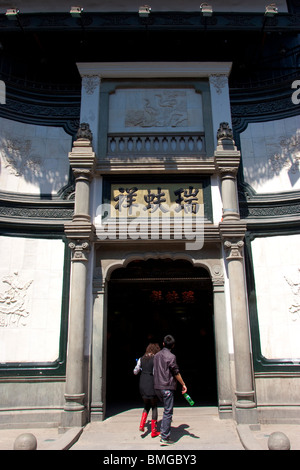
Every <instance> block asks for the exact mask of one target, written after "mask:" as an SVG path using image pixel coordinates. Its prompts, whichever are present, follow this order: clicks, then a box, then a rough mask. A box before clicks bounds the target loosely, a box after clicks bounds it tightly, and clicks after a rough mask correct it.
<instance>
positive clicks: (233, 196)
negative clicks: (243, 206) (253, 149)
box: [214, 122, 241, 220]
mask: <svg viewBox="0 0 300 470" xmlns="http://www.w3.org/2000/svg"><path fill="white" fill-rule="evenodd" d="M217 138H218V145H217V150H216V151H215V154H214V155H215V163H216V169H217V171H218V173H219V175H220V179H221V194H222V203H223V220H239V218H240V216H239V209H238V198H237V186H236V175H237V171H238V168H239V164H240V156H241V155H240V152H239V151H238V150H237V149H236V147H235V145H234V141H233V135H232V131H231V129H230V128H229V126H228V123H226V122H222V123H221V124H220V128H219V130H218V133H217Z"/></svg>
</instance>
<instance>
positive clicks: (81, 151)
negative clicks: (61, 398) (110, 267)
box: [62, 124, 96, 428]
mask: <svg viewBox="0 0 300 470" xmlns="http://www.w3.org/2000/svg"><path fill="white" fill-rule="evenodd" d="M91 140H92V136H91V133H90V131H89V128H88V126H87V125H86V124H82V125H81V128H80V130H79V131H78V134H77V140H76V141H75V142H74V146H73V149H72V152H70V154H69V160H70V165H71V167H72V169H73V172H74V175H75V211H74V216H73V219H72V222H71V223H69V224H65V233H66V235H67V237H68V238H69V239H70V243H69V246H70V248H71V250H72V258H71V282H70V308H69V325H68V347H67V370H66V389H65V406H64V411H65V412H64V413H63V416H62V427H65V428H67V427H70V426H82V425H83V424H85V422H86V407H85V405H86V403H85V391H84V390H85V384H84V380H83V377H84V371H83V364H84V329H85V314H86V279H87V265H88V258H89V250H90V240H91V239H92V237H93V227H92V224H91V221H90V220H91V217H90V214H89V199H90V195H89V186H90V181H91V179H92V177H93V171H94V166H95V161H96V159H95V154H94V152H93V150H92V145H91Z"/></svg>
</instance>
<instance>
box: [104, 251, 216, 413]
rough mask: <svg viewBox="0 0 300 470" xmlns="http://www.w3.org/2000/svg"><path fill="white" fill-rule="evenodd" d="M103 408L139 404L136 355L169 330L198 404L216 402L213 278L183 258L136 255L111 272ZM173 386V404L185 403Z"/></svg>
mask: <svg viewBox="0 0 300 470" xmlns="http://www.w3.org/2000/svg"><path fill="white" fill-rule="evenodd" d="M107 327H108V328H107V330H108V341H107V392H106V397H107V410H108V413H109V409H110V408H111V407H112V406H113V407H114V408H115V407H116V406H119V407H121V408H122V407H123V408H124V409H126V407H127V408H128V407H131V406H141V397H140V395H139V390H138V380H139V379H138V377H137V376H134V374H133V369H134V366H135V364H136V360H137V359H138V358H139V357H140V356H142V355H143V354H144V352H145V349H146V346H147V345H148V343H149V342H150V341H151V342H158V343H159V344H160V346H161V347H162V340H163V337H164V336H165V335H166V334H172V335H173V336H174V337H175V340H176V346H175V349H174V353H175V355H176V357H177V362H178V365H179V368H180V370H181V372H182V376H183V378H184V380H185V382H186V384H187V387H188V392H189V394H190V395H191V397H192V398H193V400H194V401H195V405H197V406H209V405H212V406H216V405H217V384H216V362H215V345H214V327H213V305H212V284H211V279H210V277H209V275H208V272H207V271H206V270H205V269H204V268H194V267H193V266H192V265H191V264H190V263H189V262H187V261H183V260H177V261H172V260H148V261H136V262H132V263H130V264H129V265H128V267H127V268H121V269H117V270H115V271H114V272H113V273H112V276H111V279H110V281H109V287H108V324H107ZM180 388H181V387H179V388H178V391H177V392H176V405H177V406H189V405H188V404H187V403H186V402H185V400H184V398H183V397H182V396H181V392H180Z"/></svg>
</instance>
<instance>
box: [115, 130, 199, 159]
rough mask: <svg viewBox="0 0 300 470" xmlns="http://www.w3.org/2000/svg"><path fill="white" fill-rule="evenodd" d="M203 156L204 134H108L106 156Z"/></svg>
mask: <svg viewBox="0 0 300 470" xmlns="http://www.w3.org/2000/svg"><path fill="white" fill-rule="evenodd" d="M162 153H163V154H173V155H174V154H175V155H191V154H195V153H196V154H200V155H205V138H204V133H200V132H199V133H184V134H167V133H163V134H157V133H156V134H138V135H132V134H109V135H108V142H107V155H109V156H114V155H116V156H117V155H118V156H120V155H128V154H131V155H153V156H155V155H159V154H162Z"/></svg>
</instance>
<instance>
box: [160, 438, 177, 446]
mask: <svg viewBox="0 0 300 470" xmlns="http://www.w3.org/2000/svg"><path fill="white" fill-rule="evenodd" d="M172 444H174V441H171V440H170V439H160V445H161V446H170V445H172Z"/></svg>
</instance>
